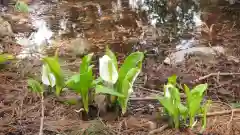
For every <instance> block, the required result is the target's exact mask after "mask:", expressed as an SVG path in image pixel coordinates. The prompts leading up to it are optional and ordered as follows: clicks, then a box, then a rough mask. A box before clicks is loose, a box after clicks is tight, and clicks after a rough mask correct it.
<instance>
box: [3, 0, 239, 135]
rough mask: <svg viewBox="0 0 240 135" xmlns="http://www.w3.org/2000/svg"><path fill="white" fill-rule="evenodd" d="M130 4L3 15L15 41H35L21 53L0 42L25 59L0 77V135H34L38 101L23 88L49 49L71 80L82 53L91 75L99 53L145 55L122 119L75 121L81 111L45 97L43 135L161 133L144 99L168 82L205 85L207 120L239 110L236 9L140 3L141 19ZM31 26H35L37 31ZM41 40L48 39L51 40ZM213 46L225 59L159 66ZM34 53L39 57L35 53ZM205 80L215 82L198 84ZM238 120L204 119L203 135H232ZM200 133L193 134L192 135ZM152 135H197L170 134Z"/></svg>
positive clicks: (83, 4) (35, 5)
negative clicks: (90, 56)
mask: <svg viewBox="0 0 240 135" xmlns="http://www.w3.org/2000/svg"><path fill="white" fill-rule="evenodd" d="M130 1H131V0H129V1H127V0H122V1H120V0H119V1H110V0H101V1H99V0H94V1H91V2H89V1H61V2H56V1H33V2H32V3H30V4H29V6H30V9H31V12H30V14H27V15H26V14H22V13H18V12H16V11H14V10H13V9H12V7H11V6H10V7H9V9H8V11H7V12H4V13H1V15H2V16H3V18H4V19H5V20H6V21H8V22H9V23H10V24H11V26H12V30H13V33H14V37H15V38H16V37H21V38H25V39H26V38H28V37H29V36H30V35H31V34H32V33H33V32H36V33H37V34H35V35H36V36H32V41H34V42H33V43H32V44H27V45H25V46H24V45H20V43H19V42H18V41H19V39H15V38H13V37H8V36H5V38H2V37H1V42H0V43H1V46H2V47H3V51H4V52H9V53H14V54H15V55H17V56H19V55H21V56H22V54H27V55H24V56H26V58H25V59H23V60H21V61H20V62H17V64H15V62H14V63H12V64H9V65H7V66H6V67H5V68H4V69H3V70H2V71H1V72H0V76H1V77H0V88H1V90H0V101H1V102H0V119H1V121H0V134H3V135H28V134H29V135H33V134H38V132H39V131H38V130H39V124H40V106H41V105H40V98H39V97H38V96H37V95H34V94H32V93H30V92H28V89H27V83H26V80H27V79H28V78H29V77H36V78H39V73H40V67H41V62H40V60H39V59H38V58H39V57H41V55H42V54H43V55H53V54H54V51H55V50H56V48H59V50H60V57H61V63H62V67H63V69H64V70H66V71H65V72H66V75H71V74H72V73H74V72H77V71H78V67H79V63H80V58H81V56H83V55H84V54H87V53H89V52H94V53H95V56H94V64H95V65H96V67H97V66H98V58H99V57H100V56H102V55H103V53H104V49H105V46H106V45H108V46H109V47H110V48H111V49H112V50H113V51H114V52H116V54H117V56H118V59H119V60H120V63H121V62H122V61H123V59H124V57H125V56H126V55H128V54H129V53H131V52H133V51H137V50H139V51H143V52H145V54H146V55H145V59H144V63H143V70H142V73H141V74H140V77H139V78H138V80H137V82H136V83H135V85H134V93H133V95H132V96H131V99H130V103H129V110H128V115H126V116H122V117H116V115H114V114H111V113H106V114H105V116H102V118H96V119H95V120H89V121H82V120H81V116H80V114H79V113H78V112H77V111H76V110H79V106H80V105H66V104H62V103H60V102H59V101H58V100H57V99H56V98H55V97H54V96H53V95H47V96H46V97H45V102H44V105H45V119H44V134H46V135H53V134H54V135H55V134H69V135H77V134H103V135H111V134H112V135H116V134H136V135H139V134H141V135H145V134H148V133H149V132H150V131H153V130H155V129H156V128H159V127H161V126H163V125H164V121H160V120H159V119H158V116H159V114H160V113H159V109H158V108H159V107H161V106H160V105H159V103H158V102H157V101H155V100H152V98H151V97H152V95H153V94H158V93H159V92H161V91H162V87H163V84H164V83H166V81H167V78H168V77H169V76H171V75H172V74H176V75H177V76H178V78H179V82H180V83H181V84H187V85H189V86H190V87H193V86H195V85H196V84H200V83H208V84H209V89H208V91H207V95H206V99H211V100H213V101H214V104H213V105H212V107H211V109H210V111H209V112H218V111H224V110H225V111H226V110H231V109H232V108H233V106H231V104H232V103H234V104H235V105H237V104H238V101H239V99H240V92H239V88H240V84H239V81H240V76H239V75H237V74H234V73H239V72H240V71H239V70H240V68H239V67H240V63H239V54H240V50H239V42H240V33H239V29H240V22H239V15H240V8H239V5H238V6H228V5H226V4H225V3H223V4H222V3H220V4H219V5H216V3H215V4H212V3H210V4H209V3H203V2H200V3H198V4H199V5H198V4H197V3H195V2H194V1H187V2H186V1H184V0H183V1H182V2H179V3H178V2H173V1H168V2H166V1H164V0H160V1H145V3H142V4H143V5H142V6H140V7H142V8H143V9H149V10H147V11H144V10H143V9H141V10H140V9H135V10H133V9H132V8H137V7H136V5H134V2H133V1H131V2H130ZM120 3H121V4H120ZM211 4H212V5H211ZM131 7H132V8H131ZM180 9H181V10H180ZM204 23H205V24H204ZM36 24H42V25H41V27H37V26H35V25H36ZM213 24H214V25H213ZM211 26H213V27H212V29H211ZM0 32H1V31H0ZM48 33H51V34H48ZM43 35H50V38H48V36H43ZM6 37H7V40H6ZM40 37H41V38H40ZM21 43H22V42H21ZM76 43H77V44H76ZM216 45H218V46H222V47H224V48H225V50H226V54H221V55H220V54H219V55H215V56H211V57H210V56H198V55H189V56H186V59H185V61H183V62H182V63H180V64H178V65H166V64H164V62H163V61H164V59H165V58H166V57H167V56H168V55H169V54H170V53H173V52H175V51H177V50H178V48H179V47H180V48H185V49H186V48H189V47H193V46H196V47H198V46H206V47H209V46H216ZM30 46H34V47H33V49H36V48H37V49H36V50H34V51H33V52H31V53H30V52H28V51H29V50H28V49H26V48H29V47H30ZM40 46H41V47H42V46H43V48H44V49H43V50H41V49H39V48H41V47H40ZM176 47H177V48H176ZM26 50H27V51H26ZM39 50H40V51H39ZM76 50H77V51H76ZM29 54H31V55H29ZM36 54H37V55H36ZM40 54H41V55H40ZM94 70H95V71H97V70H98V69H97V68H96V69H94ZM211 73H214V74H212V75H211V76H208V77H204V78H201V77H203V76H205V75H208V74H211ZM221 73H232V74H224V75H222V74H221ZM238 117H239V114H238V113H237V112H236V113H226V114H224V115H213V116H211V117H208V124H207V129H206V131H205V132H206V133H204V135H205V134H206V135H225V134H229V135H238V134H239V132H240V131H239V129H240V128H239V126H240V122H239V118H238ZM113 118H114V119H113ZM116 118H117V120H116ZM199 127H200V126H197V127H196V131H197V132H199V130H198V128H199ZM84 132H85V133H84ZM158 134H162V135H165V134H166V135H176V134H181V135H182V134H188V135H193V134H197V133H196V132H190V131H185V130H184V131H178V130H173V129H171V128H169V129H166V130H164V131H162V132H160V133H158Z"/></svg>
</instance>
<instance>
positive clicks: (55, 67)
mask: <svg viewBox="0 0 240 135" xmlns="http://www.w3.org/2000/svg"><path fill="white" fill-rule="evenodd" d="M43 61H44V63H45V64H47V65H48V67H49V69H50V71H51V73H53V75H54V77H55V79H56V95H57V96H59V95H60V91H61V89H62V87H63V86H64V77H63V73H62V70H61V67H60V64H59V63H58V60H57V58H55V57H46V58H43Z"/></svg>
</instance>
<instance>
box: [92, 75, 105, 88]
mask: <svg viewBox="0 0 240 135" xmlns="http://www.w3.org/2000/svg"><path fill="white" fill-rule="evenodd" d="M101 83H103V79H102V78H101V77H98V78H97V79H95V80H93V82H92V86H93V87H94V86H96V85H99V84H101Z"/></svg>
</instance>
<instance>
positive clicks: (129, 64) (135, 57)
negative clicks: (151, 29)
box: [119, 52, 144, 80]
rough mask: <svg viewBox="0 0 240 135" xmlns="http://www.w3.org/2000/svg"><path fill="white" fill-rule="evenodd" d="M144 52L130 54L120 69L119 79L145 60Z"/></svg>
mask: <svg viewBox="0 0 240 135" xmlns="http://www.w3.org/2000/svg"><path fill="white" fill-rule="evenodd" d="M143 57H144V55H143V53H142V52H135V53H132V54H130V55H129V56H128V57H127V58H126V59H125V61H124V63H123V65H122V66H121V68H120V70H119V80H123V79H124V78H125V76H126V75H127V73H128V71H129V70H131V69H132V68H135V67H137V66H139V63H141V62H142V61H143Z"/></svg>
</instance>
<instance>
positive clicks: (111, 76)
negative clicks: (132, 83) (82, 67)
mask: <svg viewBox="0 0 240 135" xmlns="http://www.w3.org/2000/svg"><path fill="white" fill-rule="evenodd" d="M110 68H111V69H112V70H110ZM110 72H112V73H110ZM99 74H100V77H101V78H102V79H103V80H104V81H106V82H108V83H110V84H115V83H116V82H117V80H118V71H117V69H116V67H115V66H114V63H113V60H112V59H111V58H110V57H109V56H107V55H104V56H103V57H102V58H100V59H99Z"/></svg>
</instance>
